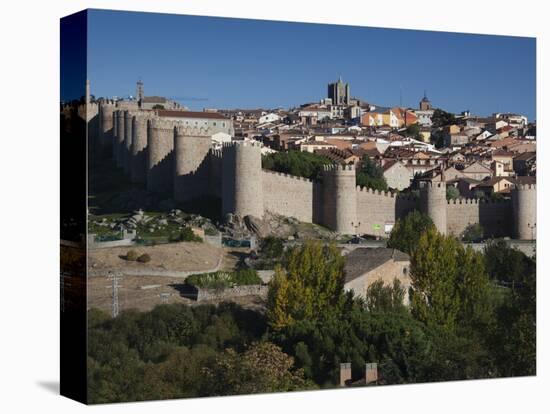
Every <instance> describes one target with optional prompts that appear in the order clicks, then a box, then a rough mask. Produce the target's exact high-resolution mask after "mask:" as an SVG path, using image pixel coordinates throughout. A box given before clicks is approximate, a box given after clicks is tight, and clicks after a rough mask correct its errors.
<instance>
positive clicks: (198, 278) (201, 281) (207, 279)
mask: <svg viewBox="0 0 550 414" xmlns="http://www.w3.org/2000/svg"><path fill="white" fill-rule="evenodd" d="M185 283H186V284H188V285H192V286H196V287H200V288H207V289H220V290H221V289H226V288H229V287H233V286H245V285H260V284H261V283H262V279H261V278H260V276H258V273H257V272H256V271H255V270H254V269H240V270H236V271H234V272H224V271H219V272H214V273H200V274H195V275H191V276H188V277H187V279H185Z"/></svg>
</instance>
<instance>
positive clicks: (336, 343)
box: [88, 215, 536, 403]
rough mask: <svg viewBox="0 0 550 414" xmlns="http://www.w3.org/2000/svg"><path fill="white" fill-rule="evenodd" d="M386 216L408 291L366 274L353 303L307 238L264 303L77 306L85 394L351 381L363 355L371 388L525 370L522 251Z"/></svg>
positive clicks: (131, 396)
mask: <svg viewBox="0 0 550 414" xmlns="http://www.w3.org/2000/svg"><path fill="white" fill-rule="evenodd" d="M400 223H401V224H399V226H397V225H396V229H395V232H396V234H398V233H401V234H406V233H409V236H407V240H408V242H407V243H408V244H407V245H406V246H404V248H405V250H406V251H408V252H410V253H411V278H412V286H411V289H410V291H409V292H406V291H404V290H403V288H402V287H401V286H400V284H399V283H398V282H395V283H394V284H393V285H390V286H384V285H383V284H382V283H374V284H373V285H372V286H371V287H370V288H369V289H368V291H367V294H366V298H365V299H361V298H356V297H354V296H353V295H352V294H351V293H350V292H344V290H343V281H344V277H345V275H344V270H343V269H344V267H343V260H342V257H341V256H340V254H339V252H338V250H337V249H336V248H335V247H334V246H330V245H329V246H326V245H322V244H320V243H315V242H310V243H307V244H305V245H303V246H296V247H293V248H289V249H288V250H287V251H285V252H284V253H283V254H282V257H281V264H280V266H279V267H278V269H277V272H276V276H275V278H274V279H273V282H272V283H271V285H270V291H269V299H268V301H267V311H266V312H263V311H256V310H254V311H253V310H245V309H243V308H241V307H240V306H237V305H234V304H227V303H222V304H220V305H219V306H211V305H199V306H194V307H188V306H185V305H161V306H157V307H156V308H155V309H153V310H152V311H150V312H144V313H140V312H136V311H124V312H122V313H121V314H120V315H119V316H118V317H117V318H115V319H112V318H110V317H109V316H108V315H106V314H104V313H102V312H100V311H97V310H95V309H92V310H90V311H89V312H88V326H89V336H88V337H89V343H88V345H89V353H88V367H89V372H88V375H89V377H88V384H89V397H90V402H93V403H102V402H114V401H130V400H147V399H161V398H181V397H197V396H208V395H230V394H239V393H262V392H275V391H287V390H299V389H313V388H325V387H334V386H336V385H337V384H338V381H339V364H340V363H342V362H351V364H352V374H353V380H357V379H360V378H361V376H362V375H363V373H364V367H365V363H368V362H376V363H377V364H378V369H379V381H378V383H379V384H401V383H417V382H429V381H443V380H461V379H472V378H494V377H503V376H517V375H534V374H535V373H536V352H535V351H536V300H535V298H536V295H535V293H536V278H535V261H534V260H533V259H529V258H527V257H526V256H525V255H523V253H520V252H518V251H516V250H514V249H511V248H509V247H508V246H507V245H506V243H505V242H504V241H499V240H496V241H494V242H491V243H490V244H489V245H488V247H487V249H486V250H485V251H484V252H483V253H476V252H474V251H473V250H472V249H471V248H464V247H463V246H462V245H461V244H460V243H459V242H458V241H457V240H456V239H454V238H453V237H450V236H443V235H441V234H439V233H437V231H436V230H435V228H434V226H433V224H431V223H429V222H427V220H425V219H424V218H423V217H421V216H418V215H410V216H409V217H408V218H407V219H405V220H404V221H403V222H400ZM413 228H415V229H420V235H419V236H418V237H412V229H413ZM503 280H508V281H510V283H507V284H502V281H503ZM511 282H513V283H511ZM506 286H510V287H506ZM407 295H409V297H410V300H411V305H410V307H406V306H403V304H402V300H403V298H405V297H406V296H407Z"/></svg>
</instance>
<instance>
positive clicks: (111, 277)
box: [107, 272, 122, 318]
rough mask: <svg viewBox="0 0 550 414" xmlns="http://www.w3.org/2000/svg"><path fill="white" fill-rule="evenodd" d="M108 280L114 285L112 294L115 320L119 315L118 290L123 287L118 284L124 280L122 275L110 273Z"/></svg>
mask: <svg viewBox="0 0 550 414" xmlns="http://www.w3.org/2000/svg"><path fill="white" fill-rule="evenodd" d="M107 278H108V279H109V280H110V281H111V282H112V285H111V288H112V293H113V305H112V316H113V318H116V317H117V316H118V313H119V305H118V288H120V287H122V286H120V285H119V284H118V282H119V281H120V280H121V279H122V275H121V274H120V273H114V272H109V276H108V277H107Z"/></svg>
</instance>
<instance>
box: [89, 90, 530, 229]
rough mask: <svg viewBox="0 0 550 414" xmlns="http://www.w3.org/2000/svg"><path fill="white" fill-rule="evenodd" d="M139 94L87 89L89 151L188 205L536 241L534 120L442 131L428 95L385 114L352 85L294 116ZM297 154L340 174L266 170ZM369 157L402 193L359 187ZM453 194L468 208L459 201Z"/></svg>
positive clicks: (498, 117) (334, 223) (469, 122)
mask: <svg viewBox="0 0 550 414" xmlns="http://www.w3.org/2000/svg"><path fill="white" fill-rule="evenodd" d="M136 92H137V93H136V97H135V98H133V99H126V100H116V101H115V100H111V99H103V98H102V99H98V100H95V99H93V100H92V99H91V96H90V91H89V84H88V85H87V96H86V101H87V105H86V108H87V109H86V115H85V116H86V119H87V120H88V123H89V137H90V140H92V141H93V142H94V143H95V144H97V145H98V146H101V147H103V148H110V149H111V150H112V155H113V157H114V159H115V161H116V163H117V165H118V166H120V167H121V168H123V169H124V171H125V172H126V173H127V174H128V176H129V177H130V178H131V179H132V181H134V182H136V183H143V184H144V185H146V187H147V189H148V190H150V191H153V192H165V193H170V194H171V195H172V196H173V198H174V199H175V200H178V201H187V200H191V199H193V198H195V197H199V196H204V195H211V196H216V197H219V198H221V200H222V210H223V211H222V213H223V214H228V213H232V214H235V215H238V216H242V217H244V216H248V215H250V216H254V217H258V218H261V217H262V216H263V215H264V213H265V212H266V211H271V212H273V213H276V214H280V215H283V216H292V217H295V218H296V219H298V220H300V221H304V222H313V223H318V224H322V225H324V226H326V227H328V228H330V229H332V230H334V231H336V232H339V233H342V234H365V235H373V236H385V235H387V234H388V233H389V231H391V228H392V227H393V225H394V223H395V222H396V220H397V219H399V218H401V217H403V216H404V215H406V214H407V213H408V212H410V211H412V210H413V209H419V210H421V211H423V212H425V213H426V214H428V215H429V216H430V217H431V218H432V220H433V221H434V223H435V225H436V226H437V228H438V230H439V231H440V232H442V233H445V234H456V235H459V234H461V233H462V232H463V231H464V230H465V229H466V228H467V227H468V226H469V225H471V224H475V223H479V224H481V226H482V227H483V229H484V231H485V234H486V235H489V236H494V237H501V236H509V237H512V238H517V239H534V238H535V234H536V233H535V231H534V229H535V226H536V178H535V177H536V126H535V124H532V123H529V122H528V120H527V118H526V117H525V116H523V115H519V114H512V113H495V114H493V115H492V116H490V117H480V116H475V115H472V114H470V113H469V111H465V112H463V113H461V114H460V115H456V116H455V117H454V118H453V119H454V120H453V122H452V123H450V124H448V125H444V126H436V125H434V124H433V115H434V113H435V111H436V109H434V107H432V104H431V102H430V100H429V99H428V97H427V96H426V94H424V97H423V98H422V99H421V101H420V103H419V106H418V109H415V108H404V107H389V108H384V107H380V106H376V105H373V104H371V103H368V102H365V101H363V100H361V99H358V98H354V97H352V96H351V95H350V87H349V84H347V83H344V82H343V81H342V80H341V79H339V80H338V81H336V82H334V83H331V84H329V85H328V94H327V95H328V96H327V98H324V99H321V100H320V101H319V102H316V103H307V104H304V105H301V106H299V107H296V108H290V109H281V108H278V109H270V110H268V109H252V110H245V109H205V110H203V111H200V112H196V111H189V110H187V108H185V107H182V106H181V105H180V104H178V103H177V102H175V101H172V100H170V99H167V98H162V97H147V96H145V95H144V92H143V83H142V82H141V81H139V82H138V85H137V91H136ZM412 125H416V126H417V131H418V133H417V134H416V135H415V136H412V135H411V134H410V133H409V131H410V129H409V127H410V126H412ZM435 143H439V145H436V144H435ZM288 150H298V151H308V152H312V153H317V154H321V155H324V156H326V157H327V158H329V159H331V160H332V161H333V165H331V166H328V167H326V168H325V171H324V172H323V176H322V180H318V181H317V180H308V179H305V178H302V177H295V176H290V175H286V174H282V173H275V172H272V171H268V170H265V169H262V154H266V153H270V152H275V151H288ZM365 156H366V157H369V158H370V159H371V160H373V161H374V162H375V163H376V164H377V165H378V166H379V167H380V168H381V169H382V171H383V174H384V177H385V179H386V181H387V183H388V186H389V187H390V188H391V191H388V192H380V191H374V190H371V189H367V188H359V187H357V186H356V169H357V167H358V166H359V165H360V163H361V162H362V160H363V159H364V157H365ZM450 187H455V188H456V191H457V192H458V194H459V196H458V197H453V198H452V199H449V197H448V189H449V188H450ZM414 191H417V192H418V193H415V192H414Z"/></svg>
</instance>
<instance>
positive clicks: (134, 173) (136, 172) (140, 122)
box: [130, 111, 153, 183]
mask: <svg viewBox="0 0 550 414" xmlns="http://www.w3.org/2000/svg"><path fill="white" fill-rule="evenodd" d="M152 117H153V113H152V112H145V111H140V112H136V114H135V115H134V117H133V118H132V148H131V151H130V153H131V156H130V158H131V160H130V165H131V168H130V179H131V180H132V182H134V183H145V182H146V180H147V173H146V171H147V122H148V121H149V120H150V119H152Z"/></svg>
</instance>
